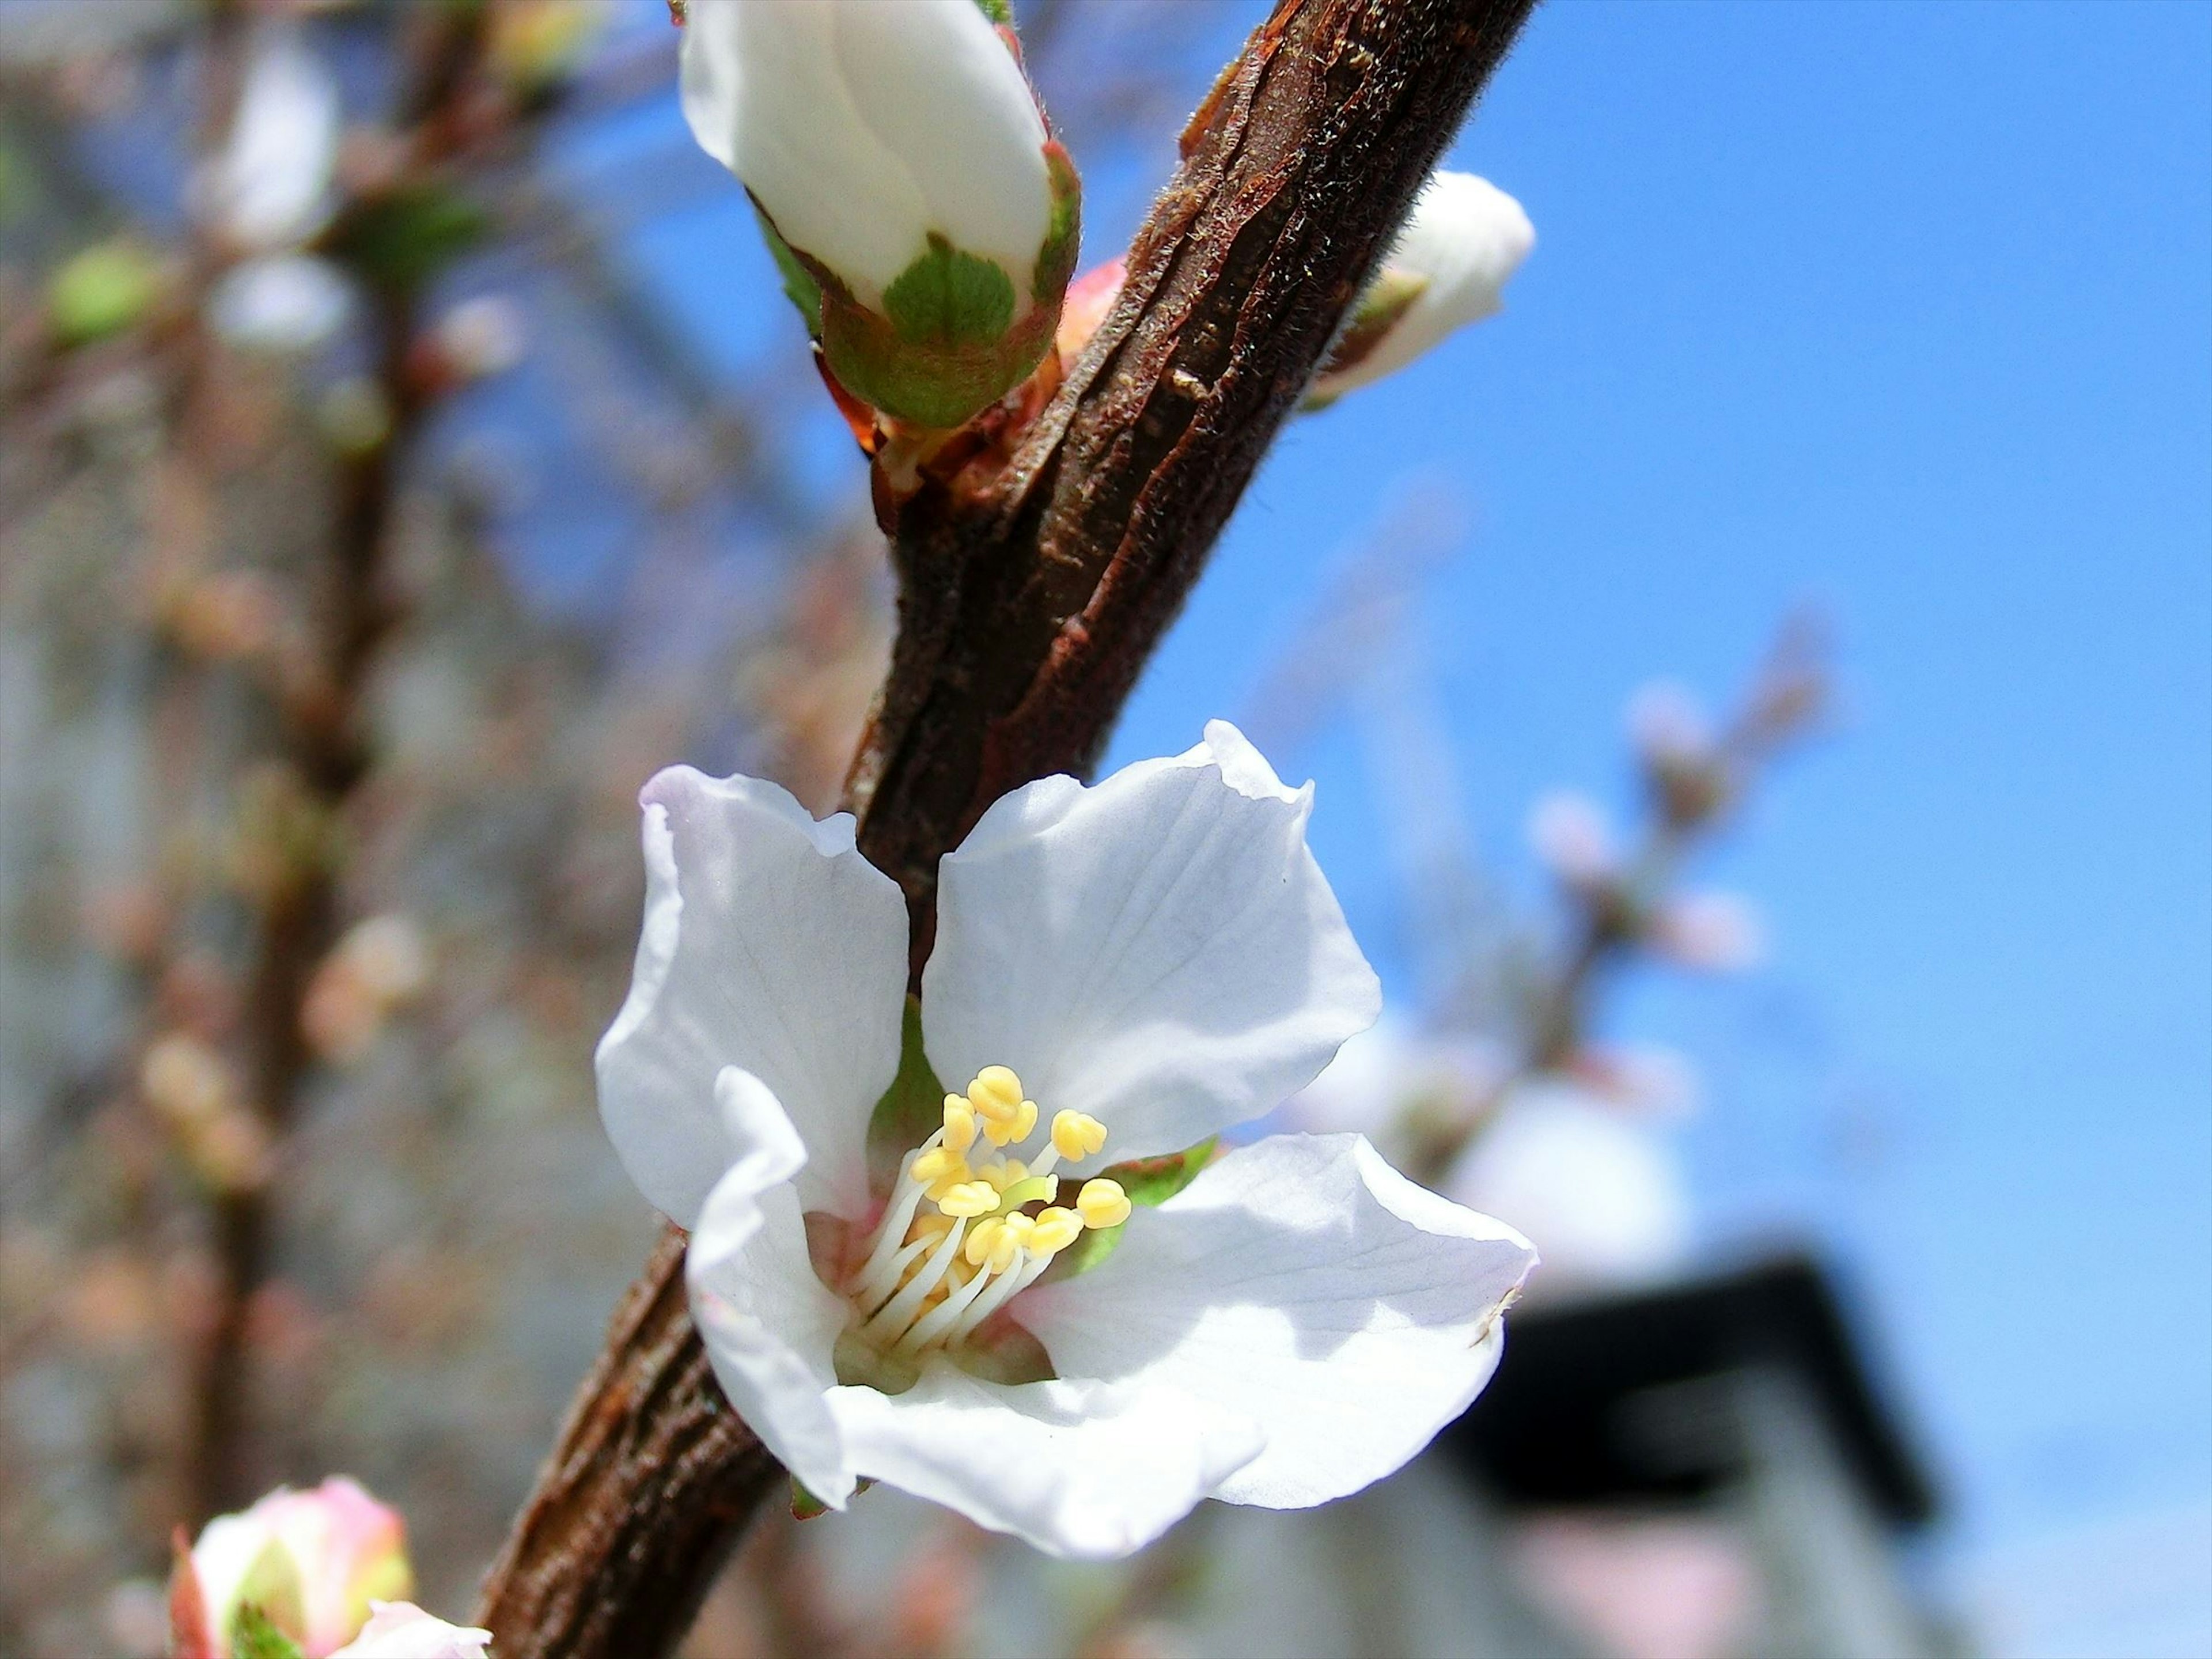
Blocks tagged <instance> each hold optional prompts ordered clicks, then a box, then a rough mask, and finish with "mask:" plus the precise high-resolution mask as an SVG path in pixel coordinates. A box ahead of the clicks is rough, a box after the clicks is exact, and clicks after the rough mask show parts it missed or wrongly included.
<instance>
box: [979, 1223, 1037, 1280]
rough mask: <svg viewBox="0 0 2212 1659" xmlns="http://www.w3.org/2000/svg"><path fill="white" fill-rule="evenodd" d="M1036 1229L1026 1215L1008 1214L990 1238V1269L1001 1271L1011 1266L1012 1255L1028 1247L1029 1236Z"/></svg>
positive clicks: (1034, 1224)
mask: <svg viewBox="0 0 2212 1659" xmlns="http://www.w3.org/2000/svg"><path fill="white" fill-rule="evenodd" d="M1034 1232H1036V1222H1034V1221H1032V1220H1030V1218H1028V1217H1027V1216H1025V1215H1018V1214H1017V1215H1010V1216H1008V1217H1007V1218H1006V1220H1005V1222H1004V1223H1003V1224H1001V1225H1000V1228H999V1231H998V1232H997V1234H996V1235H995V1236H994V1237H993V1238H992V1240H991V1256H990V1264H989V1265H990V1269H991V1271H992V1272H993V1273H1004V1272H1006V1269H1007V1268H1009V1267H1012V1266H1013V1265H1014V1257H1015V1256H1016V1255H1019V1254H1020V1253H1021V1252H1022V1251H1023V1250H1024V1249H1028V1248H1029V1242H1030V1235H1031V1234H1032V1233H1034Z"/></svg>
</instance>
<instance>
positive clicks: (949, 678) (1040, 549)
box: [478, 0, 1533, 1659]
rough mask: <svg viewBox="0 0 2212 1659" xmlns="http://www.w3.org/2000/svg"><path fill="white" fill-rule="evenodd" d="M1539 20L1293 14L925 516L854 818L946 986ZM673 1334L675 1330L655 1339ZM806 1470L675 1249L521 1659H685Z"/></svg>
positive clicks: (1453, 12) (521, 1539) (543, 1488)
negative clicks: (983, 844) (972, 868)
mask: <svg viewBox="0 0 2212 1659" xmlns="http://www.w3.org/2000/svg"><path fill="white" fill-rule="evenodd" d="M1532 4H1533V0H1280V3H1279V5H1278V7H1277V9H1276V11H1275V14H1274V15H1273V17H1272V18H1271V19H1270V20H1269V21H1268V22H1267V24H1266V25H1265V26H1264V27H1262V28H1261V30H1260V31H1259V32H1258V33H1256V34H1255V35H1254V36H1253V38H1252V40H1251V41H1250V42H1249V44H1248V45H1247V46H1246V48H1245V50H1244V52H1243V54H1242V55H1241V56H1240V57H1239V58H1237V61H1236V62H1235V63H1234V64H1231V67H1230V69H1229V70H1228V71H1227V72H1226V73H1225V75H1224V76H1223V77H1222V79H1221V81H1220V82H1219V83H1218V85H1217V86H1216V88H1214V91H1213V93H1212V95H1211V96H1209V98H1208V99H1207V100H1206V104H1205V105H1204V106H1203V107H1202V108H1201V109H1200V112H1199V113H1198V115H1197V116H1196V117H1195V118H1194V120H1193V122H1192V124H1191V126H1190V129H1189V130H1188V131H1187V132H1186V134H1185V135H1184V145H1183V149H1184V156H1185V160H1184V162H1183V165H1182V168H1181V169H1180V170H1179V171H1178V173H1176V177H1175V179H1173V180H1172V181H1171V182H1170V184H1169V185H1168V187H1167V189H1166V190H1165V191H1164V192H1163V193H1162V194H1161V196H1160V197H1159V199H1158V202H1157V203H1156V204H1154V206H1153V209H1152V215H1151V216H1150V218H1149V219H1148V220H1147V221H1146V224H1145V226H1144V228H1143V229H1142V230H1140V231H1139V234H1138V236H1137V240H1136V241H1135V243H1134V245H1133V247H1132V248H1131V250H1130V253H1129V259H1128V264H1129V278H1128V282H1127V287H1126V288H1125V289H1124V290H1123V293H1122V295H1121V300H1120V301H1119V303H1118V304H1117V305H1116V307H1115V310H1114V313H1113V314H1112V315H1111V316H1110V317H1109V319H1107V321H1106V323H1105V324H1104V325H1103V327H1102V328H1101V329H1100V331H1099V332H1098V335H1097V338H1096V339H1095V340H1094V341H1093V342H1092V343H1091V347H1090V348H1089V349H1087V350H1086V351H1085V355H1084V357H1083V359H1082V361H1081V362H1079V363H1078V364H1077V365H1076V367H1075V368H1074V370H1073V373H1072V374H1070V375H1069V377H1068V380H1067V381H1066V384H1065V385H1064V386H1063V387H1062V388H1061V390H1060V393H1059V395H1058V396H1057V397H1056V398H1054V401H1053V403H1052V404H1051V406H1050V407H1049V408H1048V410H1046V411H1045V412H1044V414H1043V415H1042V416H1041V417H1040V418H1039V420H1038V422H1037V423H1036V428H1034V430H1033V431H1032V432H1031V433H1030V435H1029V437H1028V439H1027V440H1026V441H1025V442H1024V445H1023V447H1022V448H1021V450H1020V452H1019V453H1018V454H1017V456H1016V457H1015V459H1014V461H1013V463H1012V465H1011V466H1010V467H1009V469H1008V470H1007V471H1006V474H1005V475H1004V477H1002V478H1001V479H1000V481H999V482H998V483H997V484H996V485H995V486H994V487H993V488H992V489H990V490H989V491H988V493H987V495H984V496H982V497H981V498H980V499H979V498H977V497H975V496H973V495H963V496H956V495H952V494H950V493H933V494H929V495H923V496H921V497H920V498H917V499H916V500H915V501H910V502H908V504H907V505H906V507H905V509H904V511H903V513H902V520H901V524H900V527H899V533H898V536H897V538H896V548H895V553H894V556H895V558H896V562H897V564H898V567H899V573H900V576H901V579H902V597H901V600H900V615H899V636H898V641H897V644H896V648H895V651H894V653H893V659H892V664H891V670H890V678H889V679H888V681H887V682H886V684H885V686H884V694H883V696H882V699H881V702H880V705H879V707H878V712H877V714H876V717H875V719H874V720H873V722H872V725H871V727H870V730H869V732H868V733H867V735H866V738H864V739H863V741H862V744H861V749H860V755H859V757H858V758H857V759H856V760H855V762H854V769H853V773H852V776H851V778H850V779H849V781H848V787H847V799H848V805H850V806H851V807H852V808H853V810H854V811H856V812H857V813H858V814H859V815H860V820H861V825H860V844H861V846H862V848H864V849H865V850H866V853H867V854H868V856H869V858H870V859H871V860H873V861H874V862H875V863H876V864H877V865H878V866H880V867H881V868H883V869H884V870H885V871H887V872H890V874H891V875H892V876H894V877H895V878H897V880H898V881H899V882H900V884H901V885H902V887H903V888H904V889H905V890H906V892H907V895H908V902H909V904H910V905H911V907H912V909H913V912H914V917H915V962H916V963H917V964H918V963H920V962H921V959H922V958H923V957H925V956H926V955H927V944H928V939H929V937H930V933H931V931H932V899H933V889H934V883H935V872H936V866H937V860H938V859H939V856H940V855H941V854H944V853H945V851H946V850H947V849H948V848H951V847H952V846H954V845H956V844H957V842H958V841H959V839H960V837H961V836H962V835H963V834H964V833H965V831H966V830H967V829H968V828H969V825H971V824H972V823H974V822H975V818H976V817H977V816H978V815H979V814H980V813H981V811H982V810H983V809H984V807H986V806H987V805H989V804H990V802H991V801H992V800H994V799H996V798H997V797H998V796H999V795H1000V794H1001V793H1005V792H1006V790H1008V789H1010V788H1012V787H1016V786H1018V785H1019V784H1021V783H1024V782H1026V781H1029V780H1030V779H1032V778H1036V777H1040V776H1042V775H1046V774H1048V773H1052V772H1059V771H1072V772H1084V771H1087V770H1088V769H1089V768H1090V766H1091V763H1093V762H1094V760H1095V759H1096V757H1097V754H1098V751H1099V750H1100V748H1101V746H1102V745H1103V743H1104V741H1105V738H1106V735H1107V733H1108V732H1109V729H1110V728H1111V726H1112V724H1113V721H1114V719H1115V715H1116V714H1118V713H1119V712H1120V708H1121V702H1122V700H1123V698H1124V697H1125V696H1127V692H1128V690H1129V688H1130V686H1131V684H1133V682H1134V680H1135V678H1136V675H1137V672H1138V671H1139V668H1140V667H1141V666H1142V665H1143V663H1144V661H1145V659H1146V657H1147V656H1148V655H1149V654H1150V653H1151V651H1152V647H1153V646H1154V644H1155V643H1156V642H1157V641H1158V638H1159V636H1160V634H1161V632H1162V630H1163V629H1165V627H1166V626H1167V624H1168V623H1169V622H1170V620H1171V619H1172V618H1173V617H1174V616H1175V614H1176V611H1177V610H1178V609H1179V608H1180V606H1181V605H1182V601H1183V599H1184V597H1185V596H1186V595H1187V594H1188V592H1189V590H1190V586H1191V584H1192V582H1193V581H1194V580H1196V578H1197V575H1198V573H1199V571H1200V568H1201V567H1202V565H1203V563H1204V562H1205V559H1206V554H1207V553H1208V551H1209V550H1211V549H1212V545H1213V542H1214V539H1215V538H1216V537H1217V536H1218V533H1219V532H1220V530H1221V527H1222V526H1223V524H1224V523H1225V521H1226V520H1227V519H1228V516H1229V514H1230V512H1231V509H1233V508H1234V507H1235V506H1236V504H1237V499H1238V497H1239V496H1240V495H1242V494H1243V489H1244V486H1245V484H1246V483H1248V482H1249V479H1250V477H1251V476H1252V473H1253V471H1254V470H1255V467H1256V466H1257V465H1259V461H1260V459H1261V456H1262V455H1263V454H1264V453H1266V451H1267V446H1268V444H1269V443H1270V442H1271V441H1273V437H1274V435H1275V433H1276V432H1277V430H1278V429H1279V428H1280V426H1281V424H1282V422H1283V421H1284V420H1285V417H1287V416H1289V414H1290V413H1291V410H1292V409H1293V408H1294V407H1295V406H1296V404H1297V400H1298V398H1299V397H1300V396H1301V395H1302V394H1303V393H1304V390H1305V387H1306V384H1307V382H1308V380H1310V378H1311V376H1312V374H1313V371H1314V368H1315V367H1316V365H1317V364H1318V363H1319V362H1320V361H1321V359H1322V354H1323V353H1324V352H1325V351H1326V350H1327V349H1328V345H1329V343H1330V341H1331V339H1332V338H1333V337H1334V333H1335V331H1336V329H1337V326H1338V325H1339V323H1340V321H1341V319H1342V317H1343V314H1344V312H1345V309H1346V306H1347V305H1348V304H1349V303H1350V301H1351V299H1352V295H1354V294H1355V293H1357V291H1358V289H1359V287H1360V285H1361V283H1363V282H1364V280H1365V278H1366V276H1367V274H1368V272H1369V270H1370V268H1371V267H1372V265H1373V264H1374V262H1375V260H1376V256H1377V255H1378V253H1379V252H1381V251H1382V250H1383V247H1384V246H1385V245H1386V243H1387V239H1388V238H1389V234H1391V232H1392V231H1393V229H1394V228H1395V226H1396V224H1397V222H1398V221H1399V220H1400V219H1401V217H1402V216H1403V215H1404V213H1405V210H1406V209H1407V206H1408V205H1409V204H1411V202H1412V200H1413V194H1414V192H1415V191H1417V190H1418V189H1419V186H1420V184H1421V181H1422V179H1425V177H1426V176H1427V174H1428V173H1429V171H1430V170H1431V167H1434V166H1435V164H1436V162H1437V158H1438V156H1439V155H1441V154H1442V152H1443V148H1444V146H1445V144H1446V143H1448V142H1449V139H1450V137H1451V135H1452V133H1453V132H1454V131H1455V129H1456V128H1457V126H1458V125H1459V123H1460V120H1461V118H1462V117H1463V116H1464V114H1465V113H1466V111H1467V109H1468V106H1469V105H1470V103H1471V102H1472V101H1473V100H1474V95H1475V94H1476V92H1477V91H1478V90H1479V89H1480V87H1481V85H1482V83H1483V82H1484V81H1485V80H1486V78H1487V77H1488V76H1489V74H1490V72H1491V70H1492V69H1494V68H1495V67H1496V66H1497V64H1498V60H1499V59H1500V58H1502V57H1503V56H1504V52H1505V49H1506V47H1507V46H1508V45H1509V44H1510V42H1511V40H1512V39H1513V36H1514V34H1515V33H1516V31H1517V30H1518V28H1519V27H1520V25H1521V23H1522V20H1523V19H1524V18H1525V17H1526V15H1527V14H1528V10H1529V9H1530V7H1531V5H1532ZM641 1309H644V1310H649V1312H648V1315H647V1316H641V1314H640V1312H639V1310H641ZM778 1473H779V1471H778V1469H777V1467H776V1465H775V1462H773V1460H771V1459H770V1458H769V1456H768V1455H767V1454H766V1453H765V1452H764V1451H763V1449H761V1447H760V1445H759V1443H758V1442H757V1440H755V1439H754V1437H752V1436H751V1435H750V1432H748V1431H746V1430H745V1428H744V1425H742V1424H741V1423H739V1422H738V1420H737V1419H735V1417H734V1416H733V1415H732V1413H731V1412H730V1410H729V1407H727V1405H726V1403H725V1402H724V1401H723V1400H722V1398H721V1395H720V1392H719V1391H718V1390H717V1389H716V1388H715V1387H714V1381H713V1377H712V1375H711V1373H710V1372H709V1371H708V1368H707V1365H706V1364H705V1361H704V1358H703V1356H702V1353H701V1351H700V1347H699V1344H698V1340H697V1337H696V1334H693V1333H692V1331H691V1329H690V1322H689V1319H688V1317H687V1316H686V1314H685V1311H684V1289H683V1278H682V1240H681V1236H680V1235H679V1234H678V1233H677V1232H676V1231H674V1230H673V1229H671V1230H670V1231H669V1233H668V1235H667V1236H666V1237H665V1238H664V1239H663V1241H662V1243H661V1246H660V1248H659V1250H658V1251H657V1252H656V1254H655V1255H654V1257H653V1261H652V1262H651V1264H649V1265H648V1267H647V1270H646V1273H645V1275H644V1277H643V1278H642V1279H641V1280H640V1281H639V1283H638V1284H637V1285H636V1286H635V1288H634V1289H633V1290H632V1291H631V1292H630V1296H629V1299H628V1300H627V1301H626V1302H625V1304H624V1305H623V1311H622V1312H621V1313H619V1314H618V1315H617V1318H616V1321H615V1324H614V1326H613V1328H612V1329H611V1331H610V1332H609V1334H608V1340H607V1346H606V1349H605V1352H604V1353H603V1355H602V1358H601V1359H600V1361H599V1364H598V1365H597V1366H596V1367H595V1368H594V1370H593V1371H592V1375H591V1376H589V1377H587V1378H586V1381H585V1383H584V1385H583V1388H582V1390H581V1392H580V1395H579V1397H578V1400H577V1402H576V1405H575V1406H574V1409H573V1411H572V1413H571V1414H570V1417H569V1420H568V1425H567V1426H566V1427H565V1428H564V1429H563V1431H562V1436H561V1438H560V1441H559V1443H558V1446H557V1448H556V1450H555V1452H554V1454H553V1456H552V1458H551V1459H550V1461H549V1462H548V1463H547V1465H546V1468H545V1470H544V1473H543V1474H541V1476H540V1479H539V1484H538V1490H537V1491H536V1492H534V1493H532V1496H531V1498H529V1500H528V1501H527V1503H526V1504H525V1506H524V1508H523V1510H522V1512H521V1514H520V1516H518V1518H517V1520H516V1522H515V1526H514V1529H513V1532H512V1533H511V1534H509V1537H508V1540H507V1546H506V1548H505V1549H504V1551H503V1552H502V1553H501V1558H500V1559H499V1560H498V1562H497V1563H495V1565H494V1566H493V1568H492V1571H491V1573H490V1576H489V1579H488V1581H487V1583H486V1585H485V1589H484V1597H483V1604H482V1611H481V1612H480V1613H479V1615H478V1617H479V1620H480V1621H481V1622H482V1623H483V1624H485V1625H487V1626H489V1627H490V1628H491V1630H492V1632H493V1638H494V1650H495V1652H497V1653H499V1654H500V1655H501V1659H552V1656H562V1659H612V1656H616V1655H620V1656H623V1659H654V1656H658V1655H660V1654H663V1653H665V1652H666V1651H667V1650H668V1649H669V1646H670V1644H672V1643H673V1642H674V1641H675V1640H676V1639H677V1638H678V1636H680V1634H681V1632H682V1630H683V1627H684V1623H685V1622H686V1621H687V1620H689V1618H690V1614H691V1612H692V1611H693V1609H695V1608H696V1607H697V1605H698V1601H699V1599H700V1597H701V1596H702V1595H703V1594H704V1593H705V1590H706V1588H707V1584H708V1579H709V1577H710V1576H711V1573H712V1571H713V1570H714V1568H715V1566H717V1565H719V1563H720V1561H721V1559H723V1558H724V1557H725V1555H726V1553H727V1551H728V1549H729V1548H730V1547H731V1546H732V1545H733V1544H734V1542H735V1541H736V1538H737V1535H738V1531H739V1530H740V1529H741V1528H742V1527H743V1524H744V1521H745V1519H746V1517H747V1516H749V1515H750V1513H751V1512H752V1511H753V1510H755V1509H756V1508H757V1506H758V1505H759V1504H761V1503H762V1502H763V1501H764V1500H766V1499H767V1498H768V1497H769V1495H770V1493H771V1492H774V1491H775V1486H776V1480H777V1475H778Z"/></svg>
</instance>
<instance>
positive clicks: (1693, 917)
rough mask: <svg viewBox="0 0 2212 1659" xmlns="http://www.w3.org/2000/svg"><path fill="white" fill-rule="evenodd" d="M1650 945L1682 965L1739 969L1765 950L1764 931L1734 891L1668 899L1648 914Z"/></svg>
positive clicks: (1755, 961) (1723, 970) (1721, 971)
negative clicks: (1649, 918) (1649, 920)
mask: <svg viewBox="0 0 2212 1659" xmlns="http://www.w3.org/2000/svg"><path fill="white" fill-rule="evenodd" d="M1650 941H1651V944H1652V946H1653V948H1655V949H1656V950H1658V951H1662V952H1663V953H1664V954H1665V955H1667V956H1668V957H1672V958H1673V959H1674V961H1676V962H1678V963H1681V964H1682V966H1684V967H1685V968H1694V969H1699V971H1701V972H1704V973H1709V974H1729V973H1740V972H1741V971H1742V970H1743V969H1747V968H1754V967H1756V966H1758V964H1759V962H1760V961H1761V959H1762V958H1763V957H1765V953H1766V932H1765V927H1762V926H1761V925H1760V922H1759V912H1758V911H1757V910H1755V909H1754V908H1752V905H1751V902H1750V901H1749V900H1747V899H1745V898H1742V897H1740V896H1738V895H1736V894H1734V893H1687V894H1684V895H1683V896H1680V897H1679V898H1672V899H1668V901H1667V902H1665V903H1664V904H1662V905H1661V906H1660V907H1659V909H1658V911H1657V913H1656V915H1653V917H1652V918H1651V927H1650Z"/></svg>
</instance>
